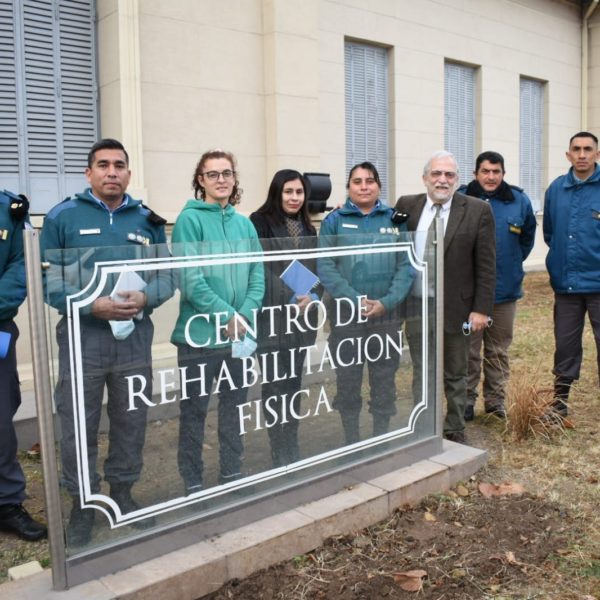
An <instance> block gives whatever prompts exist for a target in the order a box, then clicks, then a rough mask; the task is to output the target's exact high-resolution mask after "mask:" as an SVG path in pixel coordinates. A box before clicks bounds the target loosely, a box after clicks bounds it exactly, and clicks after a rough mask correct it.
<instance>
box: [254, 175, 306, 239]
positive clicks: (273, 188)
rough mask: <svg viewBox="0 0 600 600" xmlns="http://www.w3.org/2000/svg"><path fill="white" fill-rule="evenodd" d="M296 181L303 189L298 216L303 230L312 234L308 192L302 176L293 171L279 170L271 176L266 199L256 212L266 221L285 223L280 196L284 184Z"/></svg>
mask: <svg viewBox="0 0 600 600" xmlns="http://www.w3.org/2000/svg"><path fill="white" fill-rule="evenodd" d="M296 179H299V180H300V182H301V183H302V187H303V188H304V203H303V204H302V207H301V208H300V212H299V215H298V216H299V217H300V219H301V220H302V223H303V224H304V226H305V228H306V229H307V230H308V231H311V232H312V231H315V228H314V226H313V224H312V223H311V222H310V215H309V214H308V196H309V192H310V190H309V187H308V185H307V182H306V179H305V178H304V177H303V175H302V174H301V173H300V172H299V171H296V170H294V169H281V170H280V171H277V173H275V175H273V179H272V180H271V185H270V186H269V193H268V194H267V199H266V200H265V201H264V203H263V205H262V206H261V207H260V208H258V209H257V211H256V212H257V213H261V214H264V215H265V216H266V217H267V218H268V219H271V220H272V221H274V222H276V223H280V224H281V223H285V216H286V215H285V212H284V210H283V208H282V206H281V194H282V192H283V188H284V187H285V184H286V183H288V182H290V181H296Z"/></svg>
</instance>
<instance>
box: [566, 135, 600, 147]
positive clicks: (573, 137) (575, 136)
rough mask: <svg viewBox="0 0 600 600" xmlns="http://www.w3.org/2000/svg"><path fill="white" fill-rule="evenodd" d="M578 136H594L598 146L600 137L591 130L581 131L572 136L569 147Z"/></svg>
mask: <svg viewBox="0 0 600 600" xmlns="http://www.w3.org/2000/svg"><path fill="white" fill-rule="evenodd" d="M578 137H589V138H592V139H593V140H594V143H595V144H596V146H597V145H598V138H597V137H596V136H595V135H594V134H593V133H590V132H589V131H580V132H579V133H576V134H575V135H574V136H572V137H571V139H570V140H569V148H570V147H571V144H572V143H573V140H574V139H575V138H578Z"/></svg>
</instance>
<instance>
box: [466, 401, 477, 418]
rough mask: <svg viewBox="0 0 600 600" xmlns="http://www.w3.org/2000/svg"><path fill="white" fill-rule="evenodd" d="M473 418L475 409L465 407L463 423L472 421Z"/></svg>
mask: <svg viewBox="0 0 600 600" xmlns="http://www.w3.org/2000/svg"><path fill="white" fill-rule="evenodd" d="M474 418H475V407H474V406H473V405H472V404H467V405H466V406H465V421H472V420H473V419H474Z"/></svg>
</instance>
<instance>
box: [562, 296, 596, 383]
mask: <svg viewBox="0 0 600 600" xmlns="http://www.w3.org/2000/svg"><path fill="white" fill-rule="evenodd" d="M586 312H587V313H588V315H589V319H590V323H591V325H592V330H593V332H594V340H595V342H596V360H597V369H598V374H599V377H600V294H554V343H555V352H554V370H553V373H554V375H555V376H556V377H560V378H561V379H565V380H568V381H573V380H574V379H579V372H580V370H581V360H582V358H583V344H582V336H583V326H584V322H585V314H586Z"/></svg>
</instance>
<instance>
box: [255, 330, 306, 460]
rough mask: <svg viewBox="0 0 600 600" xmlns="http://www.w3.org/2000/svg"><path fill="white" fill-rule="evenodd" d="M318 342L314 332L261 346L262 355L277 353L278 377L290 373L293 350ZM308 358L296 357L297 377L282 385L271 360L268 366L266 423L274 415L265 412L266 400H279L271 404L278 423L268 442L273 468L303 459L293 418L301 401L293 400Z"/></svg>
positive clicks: (270, 433) (297, 412)
mask: <svg viewBox="0 0 600 600" xmlns="http://www.w3.org/2000/svg"><path fill="white" fill-rule="evenodd" d="M315 339H316V332H312V331H308V332H306V333H305V334H302V335H288V336H282V337H281V338H279V340H278V341H279V342H280V343H279V344H278V345H275V344H273V343H272V342H263V343H261V344H259V353H260V354H263V353H271V352H277V353H278V354H277V358H278V362H277V367H278V372H279V374H281V373H290V370H291V359H290V349H291V348H300V347H305V346H310V345H312V344H314V342H315ZM269 358H271V357H269ZM305 358H306V355H305V353H297V354H296V363H295V372H296V377H286V378H285V379H282V380H281V381H274V380H275V379H276V373H275V369H274V366H275V365H274V362H273V361H272V360H268V361H267V363H266V365H265V366H266V369H265V371H266V373H265V375H264V376H265V379H266V380H267V382H268V383H263V385H262V388H261V393H262V401H263V405H262V406H263V414H264V417H265V422H267V420H269V421H272V420H273V415H271V414H270V413H269V412H268V411H267V408H266V402H267V399H268V398H270V397H272V396H276V400H275V401H274V402H271V410H273V411H274V412H275V413H276V414H277V423H275V424H274V425H273V426H271V427H269V428H268V429H267V432H268V434H269V442H270V444H271V458H272V461H273V466H274V467H281V466H283V465H287V464H291V463H293V462H296V461H297V460H299V458H300V449H299V447H298V419H295V418H294V417H293V414H294V413H295V414H299V413H300V397H299V396H298V397H296V399H295V400H294V401H293V397H294V394H295V393H296V392H298V391H299V390H300V388H301V387H302V370H303V368H304V362H305ZM284 403H285V406H284ZM284 408H285V411H284ZM284 414H285V415H286V416H287V419H286V420H287V423H283V420H284V417H283V415H284Z"/></svg>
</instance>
